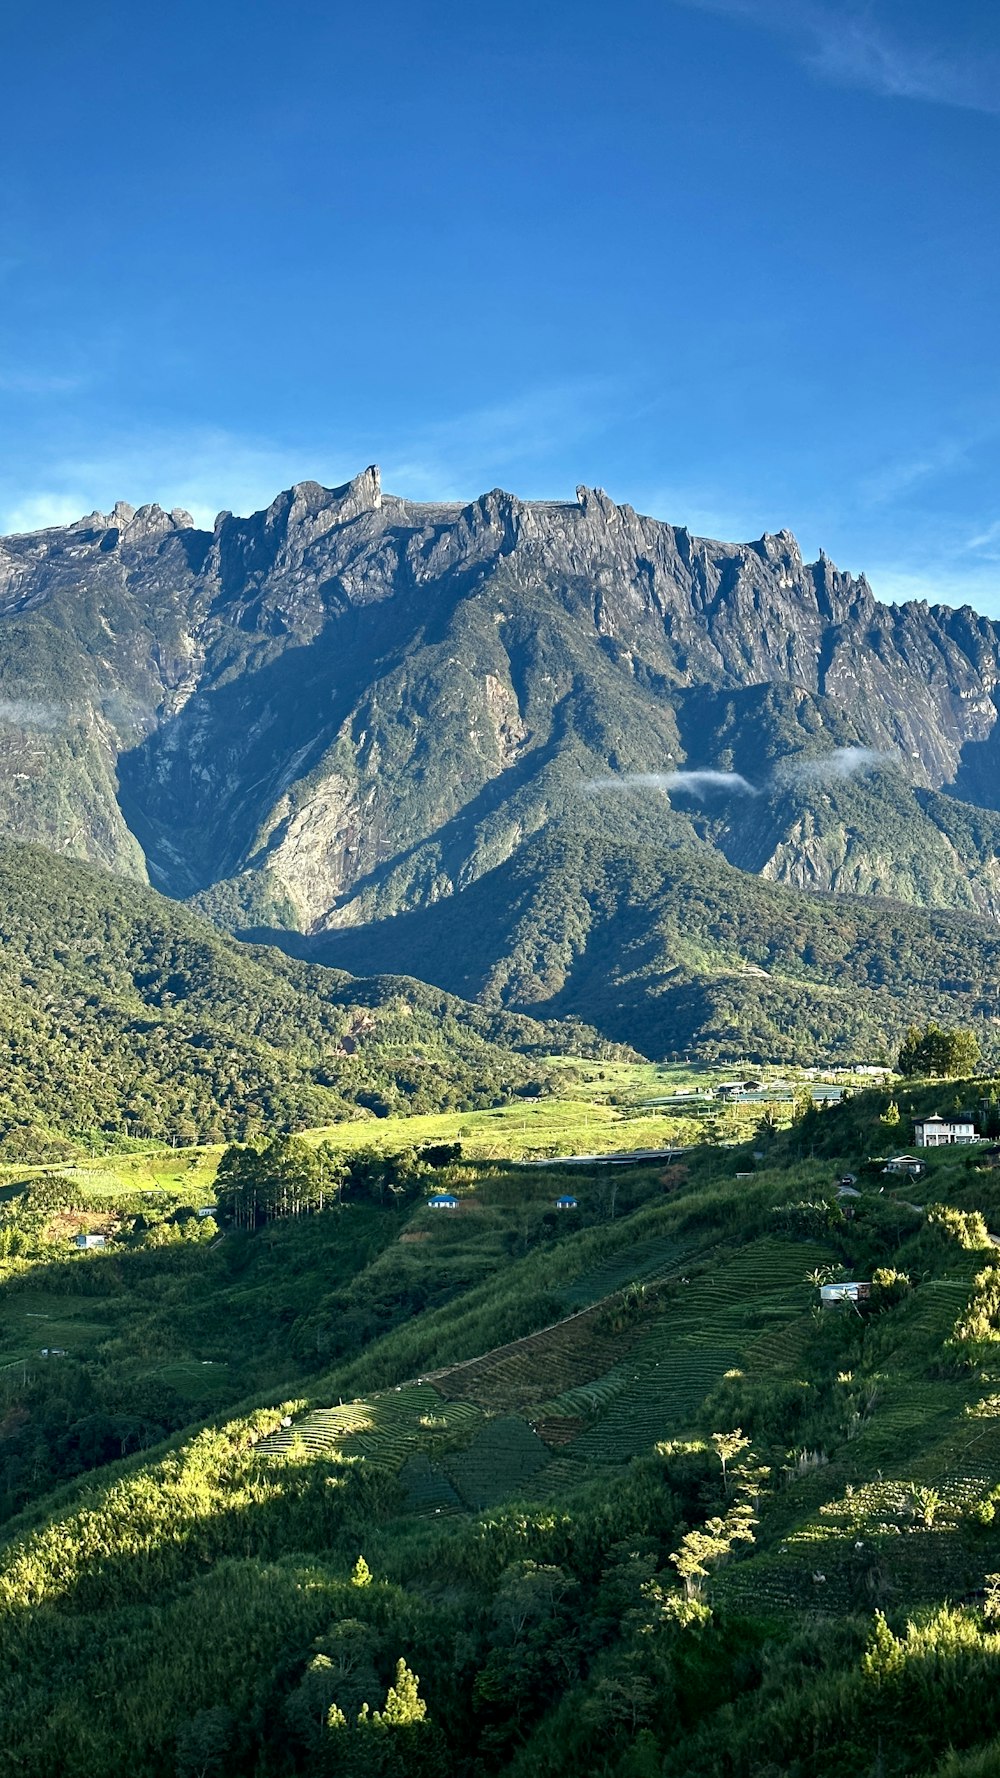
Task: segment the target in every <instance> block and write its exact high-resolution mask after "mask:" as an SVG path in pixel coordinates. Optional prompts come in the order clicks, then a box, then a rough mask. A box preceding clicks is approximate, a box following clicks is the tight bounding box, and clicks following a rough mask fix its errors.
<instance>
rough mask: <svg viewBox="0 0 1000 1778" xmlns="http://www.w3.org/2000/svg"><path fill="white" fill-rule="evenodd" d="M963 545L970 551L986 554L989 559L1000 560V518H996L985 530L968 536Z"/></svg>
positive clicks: (992, 560) (991, 560)
mask: <svg viewBox="0 0 1000 1778" xmlns="http://www.w3.org/2000/svg"><path fill="white" fill-rule="evenodd" d="M963 547H964V548H965V549H966V550H968V551H969V552H970V553H975V554H976V555H982V556H985V558H986V560H987V561H990V562H996V561H1000V519H994V521H993V523H992V524H991V525H987V526H986V529H985V530H983V531H977V532H976V534H975V535H974V536H973V537H967V538H966V540H965V544H964V545H963Z"/></svg>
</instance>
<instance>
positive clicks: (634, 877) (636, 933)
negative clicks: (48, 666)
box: [281, 829, 1000, 1063]
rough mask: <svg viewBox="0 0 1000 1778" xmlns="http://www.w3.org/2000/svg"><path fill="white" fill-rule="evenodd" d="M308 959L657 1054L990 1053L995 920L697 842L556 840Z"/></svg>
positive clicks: (329, 943)
mask: <svg viewBox="0 0 1000 1778" xmlns="http://www.w3.org/2000/svg"><path fill="white" fill-rule="evenodd" d="M281 942H282V943H284V944H286V945H289V946H291V947H295V946H296V944H297V943H298V944H299V945H300V946H301V945H302V944H303V941H296V940H295V939H294V938H291V937H289V936H288V935H284V936H283V937H282V939H281ZM306 948H308V949H309V950H310V954H312V955H315V956H317V957H322V958H323V959H325V960H327V961H329V962H332V963H337V964H340V965H341V966H343V967H346V968H354V969H365V970H369V969H381V968H385V967H387V964H388V961H389V959H390V958H392V959H395V967H397V968H404V969H407V970H412V971H413V973H414V974H417V975H422V976H423V977H425V978H426V979H429V980H433V981H436V982H438V983H440V985H441V986H442V987H444V988H447V989H449V990H450V991H451V992H452V993H458V994H463V995H467V996H468V997H469V998H470V999H472V998H475V999H481V1000H482V1001H483V1002H484V1004H486V1005H493V1006H498V1007H499V1006H504V1007H509V1008H516V1009H520V1010H522V1011H529V1012H532V1013H534V1014H536V1015H544V1016H546V1017H564V1018H569V1017H576V1018H586V1019H587V1020H588V1022H590V1023H591V1024H594V1025H596V1026H598V1027H599V1029H600V1030H601V1031H603V1032H604V1033H605V1034H606V1035H607V1036H608V1037H613V1038H616V1039H617V1040H619V1041H621V1042H626V1043H630V1044H633V1045H635V1047H636V1048H637V1049H639V1050H641V1051H642V1052H643V1054H645V1055H649V1056H653V1057H657V1058H659V1057H663V1056H669V1055H671V1054H676V1053H678V1052H683V1051H687V1050H690V1051H692V1052H693V1053H696V1054H698V1055H701V1056H703V1057H706V1058H725V1059H731V1058H732V1057H734V1056H740V1055H743V1056H747V1057H749V1058H752V1059H753V1060H755V1061H760V1062H766V1061H797V1062H802V1063H810V1062H813V1061H816V1060H818V1059H829V1058H836V1059H839V1060H849V1059H851V1058H852V1057H859V1056H860V1057H866V1058H867V1059H874V1060H878V1059H879V1058H880V1057H883V1058H884V1059H886V1060H888V1059H889V1057H890V1056H894V1055H895V1053H896V1050H897V1049H898V1047H899V1042H900V1039H901V1038H902V1036H903V1032H904V1030H905V1028H906V1027H907V1026H908V1025H909V1024H911V1023H913V1022H918V1023H923V1022H924V1021H925V1020H926V1019H927V1018H928V1017H934V1018H936V1019H938V1020H939V1021H940V1022H942V1023H944V1024H952V1023H954V1022H956V1021H958V1022H961V1023H962V1024H968V1025H972V1026H974V1027H975V1028H976V1030H977V1032H978V1034H979V1036H980V1039H981V1042H982V1044H983V1047H984V1050H985V1051H986V1053H987V1054H996V1052H997V1020H998V1017H1000V934H998V931H997V927H996V924H995V923H994V922H993V921H991V920H986V919H980V918H979V917H977V916H976V915H972V914H958V913H934V912H929V911H927V910H926V909H922V908H915V907H910V906H906V905H904V904H903V903H900V902H890V901H877V900H875V899H874V898H872V897H858V898H853V897H850V896H846V895H817V894H813V893H807V892H805V891H798V890H794V889H790V888H786V887H785V886H784V885H780V884H777V883H771V882H767V881H764V880H762V879H761V878H758V877H753V876H750V875H747V874H746V873H745V872H743V871H739V870H734V869H733V868H731V867H730V866H728V865H727V864H726V863H725V862H724V861H723V860H721V859H720V858H719V857H718V856H717V855H715V854H713V853H711V852H710V851H709V850H708V849H707V848H702V849H700V850H699V849H696V848H694V847H692V846H689V845H681V846H675V847H672V848H670V849H666V848H665V849H664V850H662V851H655V850H653V849H649V848H647V849H643V848H639V847H636V846H630V847H628V848H624V847H617V846H613V845H610V844H608V843H606V842H604V841H601V840H595V839H590V838H587V837H584V836H582V835H581V834H579V833H575V832H572V831H567V830H564V829H558V830H555V829H553V830H550V831H549V832H547V833H546V834H544V835H542V836H540V837H538V838H536V839H534V840H532V841H530V842H528V843H527V844H526V845H525V846H524V847H523V848H522V849H521V851H520V852H519V853H517V855H516V856H515V857H514V858H513V859H511V860H510V861H509V862H508V863H506V864H504V865H502V866H501V867H500V868H498V869H497V870H495V871H492V872H490V873H489V874H488V875H487V876H484V877H481V878H480V879H479V880H478V881H477V882H474V883H472V884H471V885H470V886H469V887H468V888H466V889H464V890H462V892H461V893H460V894H458V895H455V896H452V897H449V898H447V899H444V900H441V901H438V902H436V903H435V904H434V905H433V906H432V907H429V908H425V909H422V910H420V911H418V912H414V913H410V914H402V915H398V916H397V917H396V918H395V919H392V920H388V921H385V922H383V923H382V924H381V925H376V926H366V927H364V928H361V929H359V930H357V931H352V930H349V929H345V930H342V931H337V932H334V933H329V934H326V935H324V936H323V937H321V938H317V939H315V940H314V941H312V944H311V946H306Z"/></svg>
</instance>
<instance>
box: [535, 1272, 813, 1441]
mask: <svg viewBox="0 0 1000 1778" xmlns="http://www.w3.org/2000/svg"><path fill="white" fill-rule="evenodd" d="M824 1257H825V1253H824V1250H823V1249H820V1248H816V1247H813V1246H811V1245H808V1244H805V1243H799V1242H781V1241H772V1240H765V1241H760V1242H756V1243H754V1244H753V1246H752V1247H749V1248H747V1249H745V1250H744V1251H743V1252H740V1253H737V1254H735V1255H734V1256H733V1258H732V1259H731V1260H730V1261H729V1262H728V1263H727V1264H726V1265H724V1266H720V1267H719V1268H718V1270H717V1271H715V1272H713V1273H711V1274H708V1275H706V1276H704V1277H700V1278H696V1279H694V1280H692V1283H691V1284H690V1285H689V1286H685V1288H684V1289H683V1291H682V1292H680V1291H679V1292H677V1293H676V1294H675V1295H674V1297H673V1300H672V1301H671V1303H670V1307H669V1311H668V1312H667V1313H666V1314H664V1315H662V1316H661V1317H659V1318H658V1319H657V1321H656V1323H655V1324H654V1325H653V1326H652V1327H651V1328H650V1329H649V1330H648V1332H646V1334H645V1335H644V1337H643V1338H642V1339H641V1340H640V1341H639V1342H638V1343H637V1345H636V1346H635V1348H634V1349H633V1351H632V1352H631V1353H630V1354H629V1355H628V1357H627V1358H626V1360H625V1361H624V1362H623V1363H620V1364H619V1365H618V1366H617V1367H616V1368H615V1370H614V1371H612V1372H609V1373H608V1374H607V1375H606V1376H605V1377H604V1378H601V1379H598V1380H597V1381H596V1382H595V1383H594V1384H592V1385H590V1387H589V1389H578V1390H574V1391H572V1392H571V1393H569V1394H566V1395H564V1396H562V1397H561V1398H559V1399H558V1400H557V1401H554V1402H552V1403H550V1404H546V1412H547V1413H558V1412H562V1413H571V1412H573V1411H576V1412H581V1411H587V1407H588V1406H589V1411H590V1413H591V1416H592V1417H593V1416H594V1415H595V1414H596V1416H597V1418H596V1423H595V1424H593V1425H591V1426H589V1427H588V1428H587V1430H586V1431H585V1432H584V1433H583V1434H582V1435H581V1436H580V1437H579V1438H578V1439H575V1440H574V1441H573V1442H572V1444H571V1445H570V1447H569V1449H570V1452H571V1454H572V1455H573V1456H574V1457H578V1458H584V1459H586V1460H589V1461H591V1462H596V1463H622V1462H625V1461H627V1459H628V1458H629V1457H632V1456H635V1455H637V1454H638V1453H639V1452H640V1451H643V1450H646V1449H648V1448H649V1446H650V1445H652V1444H655V1443H656V1442H657V1441H658V1440H661V1439H666V1438H675V1437H677V1436H678V1435H679V1434H682V1433H684V1432H688V1431H691V1430H693V1428H694V1426H695V1423H696V1420H697V1414H698V1409H699V1407H700V1406H701V1403H702V1402H703V1400H704V1399H705V1397H706V1395H708V1394H709V1393H710V1391H711V1390H712V1389H713V1388H714V1387H715V1385H716V1384H717V1383H718V1382H719V1381H720V1379H721V1378H722V1377H723V1376H724V1375H725V1373H726V1371H727V1370H730V1369H734V1368H736V1367H737V1366H739V1367H743V1366H744V1365H745V1364H746V1362H747V1355H748V1354H749V1353H750V1352H754V1353H756V1352H757V1349H758V1348H759V1345H760V1342H761V1339H762V1337H763V1336H762V1335H761V1333H760V1324H761V1322H762V1321H763V1322H764V1324H765V1326H767V1324H768V1323H774V1322H776V1323H778V1325H777V1326H774V1325H771V1326H769V1327H768V1331H767V1334H766V1338H767V1340H768V1341H769V1342H772V1341H773V1342H775V1343H778V1342H780V1341H781V1339H782V1336H783V1334H784V1333H785V1332H786V1331H787V1330H788V1329H790V1328H791V1327H793V1326H795V1325H796V1324H798V1323H800V1322H801V1320H802V1302H803V1299H804V1298H806V1297H807V1296H808V1286H807V1285H806V1284H805V1282H804V1279H805V1273H806V1271H807V1269H808V1268H809V1267H810V1266H812V1265H815V1264H816V1263H818V1261H819V1260H821V1259H822V1258H824ZM782 1324H783V1325H782ZM796 1337H799V1336H792V1340H793V1343H794V1340H795V1338H796ZM602 1397H603V1399H602Z"/></svg>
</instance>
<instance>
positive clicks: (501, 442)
mask: <svg viewBox="0 0 1000 1778" xmlns="http://www.w3.org/2000/svg"><path fill="white" fill-rule="evenodd" d="M626 404H627V397H626V395H625V392H624V390H623V389H622V388H621V387H620V385H619V384H617V383H616V382H615V381H614V379H612V378H606V377H590V378H581V379H580V380H578V381H571V382H562V383H555V384H550V385H545V386H541V387H538V388H535V389H528V390H523V391H522V392H521V393H519V394H517V395H515V396H512V397H511V398H510V399H509V400H507V401H503V402H497V403H492V404H489V405H487V406H485V407H477V408H469V409H466V410H464V411H463V412H461V413H458V414H454V415H452V416H449V418H447V419H445V420H440V421H436V422H433V423H431V424H430V425H428V426H426V427H423V428H421V429H420V430H419V431H418V432H416V433H414V434H413V435H412V436H411V437H410V438H409V439H404V440H403V441H402V442H401V443H400V444H398V445H397V446H395V447H394V448H393V449H392V450H391V451H390V452H389V454H388V456H386V457H384V458H383V459H382V480H383V485H384V486H385V487H387V488H390V489H391V490H392V492H393V493H399V494H404V495H407V496H408V497H409V498H410V499H415V500H420V499H430V500H462V499H469V498H471V497H473V496H474V495H476V494H480V493H482V492H483V491H484V489H486V488H488V487H491V486H493V485H494V484H495V482H496V479H497V477H498V476H500V475H501V474H502V473H503V472H504V470H505V469H507V468H508V467H509V466H510V465H511V464H513V463H516V464H518V465H520V464H522V463H525V462H529V463H530V462H532V461H534V460H541V459H544V458H546V457H549V456H552V455H556V454H559V453H567V452H572V451H574V450H576V449H579V447H580V445H581V444H582V443H583V442H584V441H585V440H586V439H589V438H592V437H594V436H595V435H596V434H599V433H601V432H602V431H603V430H604V429H605V428H606V427H607V426H608V425H609V424H610V423H611V422H612V420H613V418H615V417H620V415H621V409H622V407H623V406H624V405H626ZM551 491H552V492H561V493H563V494H566V493H569V492H571V490H567V489H563V490H551ZM531 492H532V493H533V494H535V495H536V497H538V498H544V495H545V491H544V490H542V489H532V490H531Z"/></svg>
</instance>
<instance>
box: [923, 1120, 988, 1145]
mask: <svg viewBox="0 0 1000 1778" xmlns="http://www.w3.org/2000/svg"><path fill="white" fill-rule="evenodd" d="M913 1140H914V1142H915V1143H916V1145H917V1147H918V1148H950V1147H951V1145H952V1144H953V1143H956V1142H975V1141H977V1140H978V1137H977V1132H976V1125H975V1122H974V1120H973V1117H972V1113H971V1112H970V1111H956V1112H955V1114H954V1116H953V1117H950V1118H948V1117H938V1116H937V1115H935V1116H934V1117H919V1118H916V1119H915V1120H914V1124H913Z"/></svg>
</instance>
